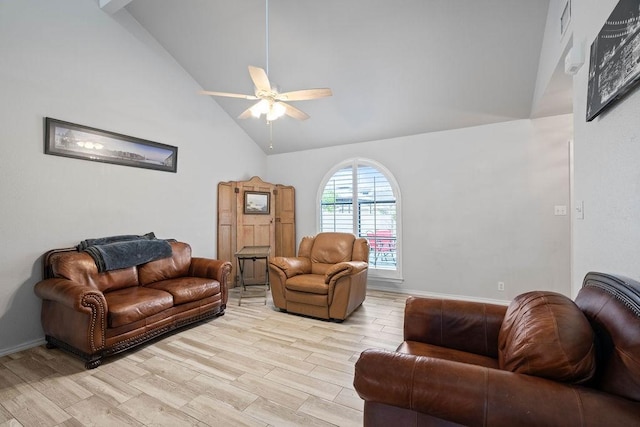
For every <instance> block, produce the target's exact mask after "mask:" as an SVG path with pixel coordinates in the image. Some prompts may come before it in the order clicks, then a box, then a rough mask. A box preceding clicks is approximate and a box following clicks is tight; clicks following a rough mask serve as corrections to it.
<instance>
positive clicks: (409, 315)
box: [354, 273, 640, 427]
mask: <svg viewBox="0 0 640 427" xmlns="http://www.w3.org/2000/svg"><path fill="white" fill-rule="evenodd" d="M404 338H405V341H404V342H403V343H402V344H401V345H400V346H399V347H398V349H397V351H396V352H390V351H384V350H366V351H364V352H363V353H362V354H361V356H360V358H359V360H358V362H357V363H356V370H355V379H354V386H355V389H356V391H357V392H358V394H359V395H360V397H362V398H363V399H364V400H365V407H364V425H366V426H388V425H402V426H458V425H467V426H475V425H478V426H604V425H610V426H614V425H615V426H617V427H620V426H638V425H640V283H638V282H636V281H634V280H631V279H628V278H624V277H620V276H612V275H606V274H602V273H589V274H588V275H587V276H586V277H585V279H584V283H583V287H582V289H581V290H580V293H579V294H578V296H577V298H576V301H575V303H574V302H573V301H571V300H570V299H569V298H567V297H565V296H563V295H560V294H556V293H553V292H542V291H540V292H529V293H526V294H523V295H520V296H519V297H516V298H515V299H514V300H513V301H512V303H511V304H510V305H509V307H508V308H507V307H505V306H499V305H492V304H482V303H472V302H461V301H449V300H441V299H428V298H409V299H408V300H407V303H406V308H405V320H404Z"/></svg>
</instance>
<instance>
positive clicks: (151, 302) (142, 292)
mask: <svg viewBox="0 0 640 427" xmlns="http://www.w3.org/2000/svg"><path fill="white" fill-rule="evenodd" d="M104 298H105V299H106V300H107V307H108V308H109V317H108V320H107V322H108V323H109V325H108V326H109V327H110V328H117V327H118V326H122V325H126V324H128V323H131V322H136V321H138V320H141V319H144V318H147V317H149V316H152V315H154V314H156V313H160V312H161V311H163V310H166V309H168V308H171V307H173V296H171V294H170V293H168V292H165V291H162V290H158V289H150V288H145V287H142V286H136V287H132V288H125V289H119V290H117V291H113V292H107V293H105V294H104Z"/></svg>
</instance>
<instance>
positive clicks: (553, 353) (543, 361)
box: [498, 291, 596, 383]
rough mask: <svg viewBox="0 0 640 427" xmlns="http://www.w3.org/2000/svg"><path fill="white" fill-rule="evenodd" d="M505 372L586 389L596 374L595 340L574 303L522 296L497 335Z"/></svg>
mask: <svg viewBox="0 0 640 427" xmlns="http://www.w3.org/2000/svg"><path fill="white" fill-rule="evenodd" d="M498 358H499V364H500V368H501V369H505V370H508V371H512V372H517V373H521V374H527V375H535V376H538V377H544V378H548V379H551V380H555V381H562V382H569V383H582V382H585V381H588V380H589V379H591V377H592V376H593V374H594V373H595V368H596V364H595V344H594V334H593V330H592V329H591V326H590V325H589V321H588V320H587V318H586V317H585V316H584V314H583V313H582V311H581V310H580V309H579V308H578V307H577V306H576V305H575V303H574V302H573V301H571V300H570V299H569V298H567V297H566V296H564V295H561V294H558V293H555V292H545V291H535V292H528V293H525V294H522V295H519V296H517V297H516V298H515V299H514V300H513V301H512V302H511V304H510V305H509V308H508V309H507V313H506V315H505V318H504V321H503V323H502V327H501V328H500V333H499V335H498Z"/></svg>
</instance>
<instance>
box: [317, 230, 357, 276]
mask: <svg viewBox="0 0 640 427" xmlns="http://www.w3.org/2000/svg"><path fill="white" fill-rule="evenodd" d="M355 239H356V236H354V235H353V234H350V233H333V232H331V233H319V234H318V235H317V236H316V237H315V239H314V240H313V247H312V248H311V254H310V256H309V258H310V259H311V272H312V273H313V274H325V273H326V271H327V270H328V269H329V268H330V267H331V266H333V265H334V264H338V263H339V262H344V261H351V254H352V252H353V242H354V241H355Z"/></svg>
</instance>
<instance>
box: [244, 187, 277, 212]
mask: <svg viewBox="0 0 640 427" xmlns="http://www.w3.org/2000/svg"><path fill="white" fill-rule="evenodd" d="M243 212H244V214H245V215H269V214H270V213H271V193H269V192H266V191H245V192H244V210H243Z"/></svg>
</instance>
